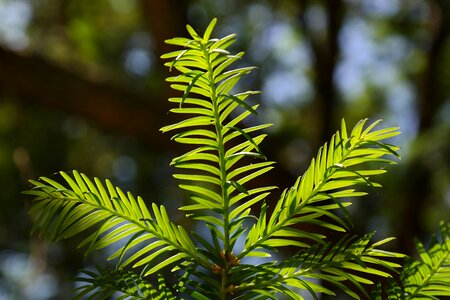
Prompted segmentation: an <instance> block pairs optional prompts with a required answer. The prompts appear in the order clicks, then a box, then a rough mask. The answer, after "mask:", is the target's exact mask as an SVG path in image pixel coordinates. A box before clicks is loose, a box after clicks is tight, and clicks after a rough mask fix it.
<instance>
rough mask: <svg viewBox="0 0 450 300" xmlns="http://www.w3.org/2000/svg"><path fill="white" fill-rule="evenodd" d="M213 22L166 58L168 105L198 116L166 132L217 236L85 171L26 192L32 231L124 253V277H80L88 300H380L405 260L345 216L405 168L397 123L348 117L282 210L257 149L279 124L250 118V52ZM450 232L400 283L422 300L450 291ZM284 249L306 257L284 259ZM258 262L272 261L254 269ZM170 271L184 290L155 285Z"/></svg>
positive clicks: (197, 211)
mask: <svg viewBox="0 0 450 300" xmlns="http://www.w3.org/2000/svg"><path fill="white" fill-rule="evenodd" d="M215 23H216V20H213V21H212V22H211V23H210V24H209V26H208V27H207V29H206V31H205V33H204V35H203V36H201V35H199V34H198V33H197V32H195V31H194V29H193V28H192V27H190V26H187V29H188V32H189V34H190V38H173V39H170V40H168V41H167V43H169V44H173V45H176V46H179V47H181V48H182V49H181V50H177V51H174V52H170V53H168V54H165V55H163V57H162V58H163V59H168V60H169V62H167V63H166V66H167V67H169V68H170V69H176V70H177V71H178V73H179V75H176V76H173V77H169V78H168V79H167V81H168V82H170V83H171V87H172V88H173V89H175V90H177V91H180V92H181V93H182V95H181V96H180V97H175V98H171V99H169V101H171V102H173V103H176V104H177V107H176V108H173V109H171V112H173V113H177V114H181V115H183V116H186V118H185V119H183V120H181V121H180V122H179V123H176V124H172V125H168V126H165V127H163V128H162V129H161V130H162V131H163V132H168V131H176V133H175V134H174V136H173V137H172V139H173V140H174V141H176V142H178V143H183V144H188V145H191V146H192V147H193V149H192V150H190V151H189V152H187V153H184V154H183V155H181V156H179V157H176V158H174V159H173V160H172V163H171V164H172V165H173V166H175V167H176V168H178V170H179V172H177V173H176V174H175V175H174V177H175V178H176V179H178V180H180V182H181V184H180V188H181V189H183V190H185V191H187V192H188V194H189V195H190V202H189V203H188V204H187V205H184V206H181V207H180V208H179V209H180V210H181V211H184V212H185V213H186V217H187V218H190V219H192V220H196V221H197V222H198V223H200V224H201V225H203V226H205V227H204V228H206V232H207V235H203V234H201V233H200V232H197V233H196V232H191V233H189V232H187V231H186V230H185V229H184V228H183V227H182V226H178V225H175V224H174V223H173V222H172V221H171V220H170V218H169V215H168V213H167V211H166V208H165V207H164V206H162V205H161V206H157V205H156V204H152V205H151V209H149V208H148V207H147V205H146V203H145V202H144V200H143V199H142V198H141V197H134V196H133V195H132V194H131V193H125V192H123V191H122V190H121V189H119V188H117V187H114V186H113V185H112V184H111V182H110V181H108V180H106V181H105V182H102V181H101V180H99V179H97V178H94V179H93V180H91V179H89V178H88V177H87V176H85V175H84V174H80V173H78V172H77V171H74V172H73V173H72V175H69V174H66V173H64V172H61V173H60V174H61V177H62V183H60V182H57V181H56V180H54V179H50V178H46V177H42V178H40V180H39V181H31V183H32V184H33V185H34V188H33V189H32V190H30V191H27V192H26V193H27V194H30V195H33V196H34V197H35V198H34V205H33V207H32V209H31V210H30V213H31V217H32V219H33V221H34V229H33V231H36V232H39V233H40V234H41V235H42V236H44V237H46V238H49V239H51V240H55V241H56V240H60V239H65V238H69V237H72V236H75V235H78V234H84V235H85V238H84V239H83V240H82V241H81V242H80V244H79V247H80V248H84V249H85V253H86V255H88V254H90V253H91V252H92V251H96V250H100V249H103V248H105V247H108V246H113V245H115V246H116V247H117V248H118V249H117V250H116V251H115V252H114V253H113V254H112V255H110V257H109V258H108V260H114V261H115V263H116V268H115V270H111V271H109V270H108V271H107V270H105V269H99V270H98V271H97V272H91V271H85V275H87V276H84V277H81V278H78V279H77V280H79V281H81V282H83V284H82V286H81V287H79V288H78V289H77V295H78V296H77V297H78V298H82V297H87V298H89V299H105V298H108V297H109V296H111V295H112V294H113V293H114V292H115V291H120V292H121V293H122V295H123V298H127V297H131V298H134V299H148V298H151V299H153V298H155V299H172V298H193V299H267V298H271V299H277V298H278V297H279V295H280V294H284V295H286V296H288V297H290V298H291V299H303V297H302V296H301V294H300V293H299V290H305V291H307V292H309V293H310V294H311V295H313V297H315V298H317V296H316V294H318V293H325V294H329V295H335V292H334V290H332V289H331V287H334V288H336V289H340V290H342V291H344V292H345V293H347V294H348V295H349V296H351V297H353V298H356V299H359V297H360V296H365V297H369V294H368V293H367V286H368V285H373V284H374V279H373V278H389V277H392V275H393V274H395V273H396V272H397V269H398V268H400V267H401V266H400V265H399V264H398V263H397V262H396V261H398V259H399V258H402V257H403V255H402V254H398V253H394V252H389V251H385V250H381V249H380V248H379V247H380V246H381V245H383V244H385V243H387V242H389V241H390V240H391V238H388V239H384V240H382V241H379V242H375V243H372V242H371V239H372V236H373V234H368V235H365V236H363V237H355V236H353V235H351V227H352V223H351V217H350V214H349V213H348V211H347V207H348V206H349V205H351V204H352V201H354V199H355V198H357V197H361V196H364V195H365V194H366V192H363V191H361V189H360V187H364V186H368V187H370V188H375V187H379V186H380V185H379V184H378V183H376V182H375V181H373V178H374V176H376V175H380V174H382V173H385V172H386V171H385V170H384V169H383V168H382V166H384V165H386V164H393V163H395V161H394V158H395V157H396V156H398V154H397V152H396V151H397V150H398V148H397V147H396V146H392V145H389V144H386V143H384V142H383V141H384V140H385V139H388V138H390V137H393V136H395V135H397V134H399V132H398V130H397V128H386V129H376V125H378V123H379V122H380V121H376V122H374V123H372V124H370V125H367V120H361V121H360V122H359V123H357V124H356V125H355V126H354V128H353V129H352V130H348V128H347V125H346V124H345V122H344V120H343V121H342V124H341V128H340V131H337V132H336V133H335V134H334V135H333V136H332V138H331V141H330V142H329V143H326V144H325V145H324V146H323V147H322V148H320V149H319V152H318V154H317V156H316V157H315V158H313V159H312V161H311V164H310V166H309V168H308V169H307V171H306V172H305V174H304V175H303V176H301V177H299V178H298V180H297V181H296V182H295V184H294V185H293V187H291V188H290V189H287V190H285V191H283V192H282V193H281V196H280V198H279V200H278V201H277V203H276V204H275V206H274V207H273V208H270V207H269V206H268V205H267V204H266V202H265V200H266V198H267V196H268V195H269V194H270V192H271V191H272V190H273V189H274V188H275V187H274V186H257V187H255V183H257V179H258V177H260V176H262V175H263V174H265V173H266V172H268V171H270V169H272V168H273V162H271V161H268V160H267V159H266V157H265V156H264V155H263V154H262V153H261V150H260V147H259V145H260V144H261V143H262V141H263V140H264V138H265V137H266V134H264V133H261V130H263V129H265V128H267V127H268V126H270V124H262V125H254V123H253V121H252V122H250V120H249V117H250V116H252V115H256V114H257V112H256V111H257V108H258V105H257V104H251V102H250V101H249V100H248V97H249V96H251V95H254V94H257V93H258V92H256V91H245V92H237V90H238V87H239V86H238V83H239V80H240V79H241V78H242V77H243V76H244V75H246V74H248V73H249V72H251V70H253V68H252V67H241V68H235V69H232V68H231V66H232V64H233V63H235V62H236V61H237V60H239V59H240V58H241V57H242V56H243V52H240V53H238V54H231V53H230V52H229V51H228V50H227V49H228V48H229V47H230V45H232V44H233V42H234V41H235V38H236V37H235V35H228V36H226V37H224V38H221V39H215V38H211V34H212V31H213V28H214V25H215ZM248 124H252V125H248ZM251 181H253V183H252V184H249V182H251ZM253 210H256V211H258V213H255V212H254V211H253ZM443 228H446V227H443ZM442 232H443V233H442V235H443V238H444V236H445V238H444V240H445V241H446V242H445V243H443V244H440V243H438V242H433V245H432V247H431V250H430V252H429V253H427V252H426V251H424V250H423V247H422V246H419V252H420V254H421V258H422V260H423V263H409V264H407V265H406V267H405V269H404V271H403V273H402V274H403V275H402V280H403V282H404V285H403V286H402V288H404V290H405V293H407V294H408V295H411V297H415V296H416V295H420V296H435V295H438V294H441V293H442V294H445V293H448V292H449V291H448V288H446V287H445V284H446V283H448V281H449V279H448V276H447V277H446V276H445V275H446V274H447V275H448V257H449V255H448V253H449V251H448V234H447V232H448V230H447V229H446V231H445V234H444V230H442ZM336 236H339V238H337V239H336ZM238 239H241V240H243V246H240V245H239V244H238V243H237V241H238ZM418 245H420V244H418ZM283 247H290V248H291V249H292V248H294V249H296V250H297V254H295V255H293V256H291V257H289V258H276V259H273V258H272V256H273V255H274V254H275V253H276V252H277V251H278V250H279V249H281V248H283ZM252 256H253V257H260V263H257V264H254V263H249V260H248V258H249V257H252ZM163 270H164V271H167V270H171V273H170V274H169V273H168V272H166V274H168V275H167V276H169V275H170V276H173V277H174V278H175V282H176V283H175V284H170V285H167V284H166V283H165V282H168V281H167V278H166V280H164V279H163V277H162V276H159V277H158V278H157V279H155V274H156V273H160V272H162V271H163ZM135 271H139V272H140V274H141V275H139V276H138V275H137V273H135ZM417 272H418V273H419V274H420V276H418V275H417ZM365 274H370V279H369V278H368V277H367V278H366V277H365ZM170 276H169V277H170ZM172 279H173V278H172ZM151 280H156V281H157V283H156V285H155V284H151V283H150V282H151ZM325 282H327V283H328V284H327V285H325V284H324V283H325ZM155 286H157V288H155ZM392 289H394V288H392ZM397 289H398V288H397ZM380 291H381V289H380ZM399 297H400V296H399Z"/></svg>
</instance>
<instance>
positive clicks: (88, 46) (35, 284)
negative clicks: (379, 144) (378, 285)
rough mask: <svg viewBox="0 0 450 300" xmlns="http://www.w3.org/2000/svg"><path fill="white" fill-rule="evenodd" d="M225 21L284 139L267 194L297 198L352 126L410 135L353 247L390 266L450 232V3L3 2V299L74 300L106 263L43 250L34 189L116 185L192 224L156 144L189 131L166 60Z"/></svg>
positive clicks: (170, 147)
mask: <svg viewBox="0 0 450 300" xmlns="http://www.w3.org/2000/svg"><path fill="white" fill-rule="evenodd" d="M213 17H218V19H219V21H218V25H217V27H216V32H215V35H216V36H217V37H222V36H224V35H226V34H229V33H237V34H238V42H237V43H236V44H235V45H234V46H233V47H234V48H233V50H234V51H241V50H244V51H246V56H245V59H244V60H243V61H241V62H240V63H241V64H243V65H255V66H257V67H258V69H257V70H256V71H255V72H253V74H251V75H250V76H247V77H246V79H245V80H243V81H245V82H242V84H241V87H242V89H258V90H262V91H263V94H262V95H260V96H256V97H253V101H254V102H258V103H261V106H262V107H261V109H260V122H270V123H274V124H275V125H274V126H273V127H271V128H270V130H269V131H268V133H269V134H270V136H269V138H268V140H267V141H266V142H265V144H264V146H263V152H265V155H266V156H267V157H269V159H271V160H274V161H277V162H278V164H277V168H276V170H274V171H272V172H271V173H270V174H269V175H268V179H270V180H272V182H273V181H275V183H276V184H277V185H278V186H280V187H281V188H286V187H289V186H291V185H292V184H293V183H294V180H295V179H296V178H297V177H298V176H299V175H301V174H302V173H303V172H304V171H305V169H306V167H307V166H308V164H309V162H310V159H311V158H312V156H313V155H315V153H316V152H317V150H318V148H319V147H320V145H322V144H323V143H324V142H325V141H327V140H329V139H330V137H331V135H332V133H333V132H334V131H335V130H336V129H337V128H339V127H338V126H339V124H340V119H341V118H342V117H345V119H346V121H347V124H349V126H353V125H354V124H355V123H356V122H357V121H358V120H359V119H361V118H365V117H368V118H370V120H372V121H375V120H376V119H378V118H382V119H384V122H383V123H382V126H384V127H387V126H399V127H401V131H402V132H403V134H402V135H401V136H399V137H397V138H395V139H393V140H392V141H391V142H392V143H396V144H399V145H400V146H401V147H402V149H401V155H402V160H401V161H400V162H399V164H398V165H397V166H392V167H391V166H390V167H389V170H390V172H389V173H388V174H386V175H384V176H382V177H381V178H380V182H381V183H382V184H383V186H384V187H385V188H384V189H383V190H377V191H375V192H372V193H371V195H370V196H368V197H366V198H364V199H359V200H357V201H356V202H355V205H354V206H353V207H352V208H351V213H352V215H353V216H354V224H355V233H362V232H367V231H373V230H377V234H376V237H377V238H384V237H387V236H396V237H398V239H397V240H396V241H395V242H393V243H392V245H391V247H392V248H391V250H398V251H404V252H406V253H408V254H413V253H414V252H413V251H414V247H413V245H414V237H418V238H420V239H421V240H423V241H425V242H426V241H427V240H429V238H430V236H431V234H432V233H433V232H436V231H437V230H438V224H439V220H445V221H447V222H448V221H449V215H450V214H449V212H450V180H449V178H450V170H449V168H450V101H449V100H450V39H449V34H450V1H448V0H377V1H373V0H333V1H326V0H322V1H320V0H317V1H314V0H277V1H275V0H273V1H269V0H267V1H263V0H261V1H250V0H197V1H194V0H192V1H183V0H165V1H153V0H126V1H123V0H97V1H88V0H77V1H75V0H0V201H1V202H0V205H1V209H0V299H2V300H3V299H39V300H40V299H68V298H69V295H70V291H71V290H72V289H73V287H74V284H73V283H72V282H71V281H70V280H71V279H72V278H73V277H74V276H76V274H77V272H78V271H79V270H80V269H81V268H83V266H86V265H89V264H96V263H99V262H101V261H102V258H103V255H102V254H101V253H100V254H98V257H94V258H92V259H90V260H88V261H86V260H85V259H84V258H83V256H82V254H81V253H82V252H81V251H77V250H76V245H77V239H73V240H69V241H64V242H60V243H58V244H53V243H47V242H45V241H42V240H40V239H39V238H38V237H35V236H32V237H31V238H30V234H29V232H30V222H29V218H28V215H27V210H28V208H29V207H30V201H29V199H27V198H26V197H25V196H23V195H21V194H20V193H21V191H22V190H25V189H27V188H28V187H29V185H28V184H27V180H28V179H30V178H37V177H39V176H52V174H54V173H55V172H57V171H59V170H72V169H77V170H79V171H80V172H83V173H85V174H87V175H89V176H91V177H93V176H97V177H100V178H111V179H112V180H113V182H114V183H115V184H117V185H119V186H121V187H122V188H123V189H124V190H129V191H131V192H132V193H133V194H135V195H141V196H142V197H143V198H144V199H145V200H146V201H147V202H148V203H150V202H158V203H165V204H166V205H167V206H168V207H169V208H171V209H173V212H171V214H172V215H173V216H174V217H173V218H174V219H175V220H176V222H178V223H183V219H182V216H181V215H179V214H178V213H177V211H176V207H177V206H179V205H181V202H182V201H185V200H186V197H185V196H186V195H184V194H182V193H181V192H180V191H178V190H177V186H176V182H174V181H173V180H172V177H171V173H172V172H173V169H171V168H169V167H168V164H169V162H170V159H171V158H172V157H173V156H175V155H177V154H180V153H181V151H183V150H185V149H183V148H181V147H180V146H179V145H176V144H175V143H173V142H171V141H170V135H163V134H161V133H160V132H159V131H158V130H159V128H160V127H162V126H163V125H167V124H169V123H171V122H173V121H174V120H175V119H174V116H173V115H171V114H168V113H167V110H168V108H169V104H168V102H167V100H166V99H167V98H168V97H169V96H172V95H173V94H174V93H173V92H172V91H170V90H169V88H168V85H167V84H166V83H165V82H164V78H165V76H166V75H167V70H165V69H164V68H163V67H162V62H161V61H160V60H159V56H160V55H161V54H163V53H165V52H166V51H170V50H171V49H173V48H172V47H170V46H168V45H165V44H164V43H163V41H164V40H165V39H168V38H171V37H173V36H185V35H186V30H185V24H186V23H189V24H191V25H192V26H193V27H194V28H196V29H197V30H198V31H200V32H202V31H203V30H204V28H205V26H206V25H207V24H208V23H209V21H210V20H211V19H212V18H213ZM278 193H279V191H276V192H275V196H276V195H278ZM274 200H276V197H274ZM272 207H273V205H272Z"/></svg>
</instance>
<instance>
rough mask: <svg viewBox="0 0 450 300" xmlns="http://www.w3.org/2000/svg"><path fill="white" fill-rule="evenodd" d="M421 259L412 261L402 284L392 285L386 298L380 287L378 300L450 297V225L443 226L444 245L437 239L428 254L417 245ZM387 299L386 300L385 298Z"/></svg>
mask: <svg viewBox="0 0 450 300" xmlns="http://www.w3.org/2000/svg"><path fill="white" fill-rule="evenodd" d="M416 247H417V252H418V254H419V259H413V258H409V259H408V261H407V262H406V264H405V265H404V266H403V270H402V273H401V276H400V282H391V283H390V285H389V287H388V288H387V289H386V290H387V291H385V294H386V295H383V290H382V289H381V288H380V287H378V289H376V290H374V293H373V295H372V296H373V298H374V299H386V298H388V299H438V297H439V296H450V284H449V282H450V224H444V223H443V222H442V223H441V232H440V241H439V239H438V238H437V237H435V236H433V237H432V240H431V242H430V245H429V249H428V251H427V250H426V249H425V247H424V246H423V244H422V243H420V242H419V241H417V242H416ZM383 296H384V297H383Z"/></svg>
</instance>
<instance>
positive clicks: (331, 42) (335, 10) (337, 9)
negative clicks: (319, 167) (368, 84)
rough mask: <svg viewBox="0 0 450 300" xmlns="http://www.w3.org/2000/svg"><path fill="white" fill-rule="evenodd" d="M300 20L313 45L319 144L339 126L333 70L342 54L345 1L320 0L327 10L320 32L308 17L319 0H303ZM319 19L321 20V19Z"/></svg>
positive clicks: (323, 7) (325, 10)
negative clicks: (340, 45)
mask: <svg viewBox="0 0 450 300" xmlns="http://www.w3.org/2000/svg"><path fill="white" fill-rule="evenodd" d="M300 3H301V4H300V7H301V9H300V16H299V18H300V24H301V25H302V30H303V32H304V33H305V35H306V37H307V39H308V40H309V43H310V45H311V52H312V54H313V68H314V91H315V93H316V97H315V102H314V105H315V106H316V107H317V116H318V118H319V121H318V122H317V123H316V124H317V126H319V129H318V141H317V144H318V145H321V144H322V143H323V142H324V141H327V140H328V139H329V138H330V137H331V135H332V133H333V130H334V129H335V128H336V126H335V125H336V124H335V123H336V120H335V119H336V118H335V109H336V106H337V104H338V99H337V93H336V87H335V84H334V80H333V78H334V73H335V69H336V63H337V58H338V56H339V52H340V50H339V44H338V38H339V31H340V29H341V27H342V21H343V16H344V5H343V3H342V1H341V0H333V1H320V3H321V7H322V9H323V10H324V13H325V18H326V20H325V22H326V26H325V28H324V30H325V32H323V33H322V34H318V32H315V29H314V28H313V26H314V25H313V24H310V23H309V22H310V21H311V20H310V18H307V17H306V13H307V11H308V9H310V8H311V6H313V5H317V2H315V1H310V0H302V1H301V2H300ZM318 22H320V20H318Z"/></svg>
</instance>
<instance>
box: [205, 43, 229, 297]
mask: <svg viewBox="0 0 450 300" xmlns="http://www.w3.org/2000/svg"><path fill="white" fill-rule="evenodd" d="M202 48H203V49H202V50H203V55H204V58H205V61H206V63H207V65H208V71H207V75H208V82H209V85H210V90H211V101H212V105H213V114H214V127H215V131H216V141H217V151H218V155H219V170H220V186H221V189H222V191H221V192H222V201H223V203H222V216H223V236H224V238H223V248H224V249H223V266H222V274H221V281H222V282H221V289H220V299H222V300H225V299H226V298H227V285H228V273H229V270H230V264H229V263H228V260H227V257H229V255H230V254H231V250H232V249H231V245H230V220H229V219H230V212H229V210H230V204H229V195H228V183H227V169H226V159H225V144H224V142H223V132H222V130H223V125H222V122H221V120H220V111H219V95H217V91H216V84H215V81H214V72H213V67H212V64H211V61H210V56H209V52H208V49H207V48H206V45H203V47H202ZM217 250H218V251H222V249H217Z"/></svg>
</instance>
